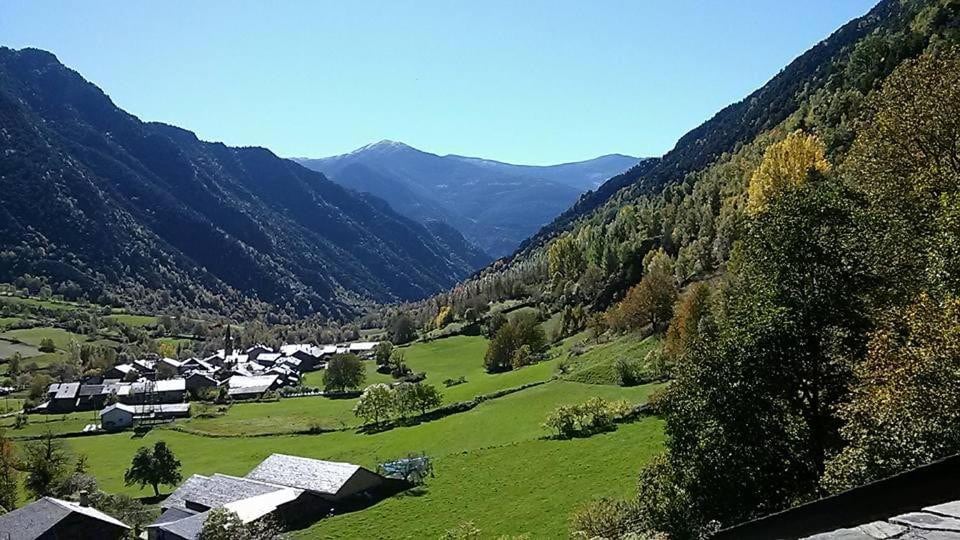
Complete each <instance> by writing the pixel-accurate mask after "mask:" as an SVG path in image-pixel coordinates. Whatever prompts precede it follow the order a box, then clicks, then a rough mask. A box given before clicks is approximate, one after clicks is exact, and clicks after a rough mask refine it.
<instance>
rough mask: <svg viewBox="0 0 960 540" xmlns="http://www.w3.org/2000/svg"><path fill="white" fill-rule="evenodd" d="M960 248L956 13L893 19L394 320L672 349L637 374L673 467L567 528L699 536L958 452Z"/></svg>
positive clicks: (937, 0)
mask: <svg viewBox="0 0 960 540" xmlns="http://www.w3.org/2000/svg"><path fill="white" fill-rule="evenodd" d="M958 246H960V2H957V1H956V0H884V1H881V2H880V3H879V4H878V5H877V6H876V7H875V8H874V9H873V10H871V11H870V12H869V13H868V14H867V15H865V16H864V17H862V18H860V19H857V20H854V21H852V22H851V23H849V24H847V25H845V26H844V27H843V28H841V29H840V30H838V31H837V32H836V33H834V34H833V35H832V36H831V37H830V38H828V39H827V40H825V41H823V42H821V43H820V44H818V45H816V46H814V47H813V48H812V49H811V50H810V51H808V52H807V53H806V54H804V55H803V56H801V57H800V58H798V59H797V60H795V61H794V62H793V63H791V64H790V66H789V67H788V68H787V69H785V70H784V71H783V72H781V73H780V74H779V75H778V76H777V77H775V78H774V79H773V80H772V81H771V82H770V83H769V84H768V85H766V86H765V87H764V88H762V89H761V90H760V91H758V92H756V93H754V94H753V95H751V96H750V97H749V98H748V99H747V100H745V101H744V102H742V103H739V104H736V105H733V106H731V107H728V108H727V109H724V110H723V111H722V112H721V113H719V114H718V115H717V116H716V117H714V118H713V119H711V120H710V121H708V122H707V123H705V124H704V125H702V126H700V127H698V128H696V129H695V130H694V131H692V132H691V133H690V134H688V135H686V136H684V137H683V138H682V139H681V141H680V142H679V143H678V144H677V148H676V149H675V150H674V151H673V152H671V153H670V154H667V155H666V156H664V157H663V158H662V159H660V160H659V161H656V162H647V163H643V164H641V165H640V166H638V167H636V168H634V169H632V170H631V171H629V172H628V173H625V174H624V175H621V176H619V177H615V178H613V179H612V180H611V181H610V182H608V183H607V184H605V185H604V186H602V187H601V189H600V190H598V192H597V193H596V194H593V195H591V196H587V197H585V198H584V199H581V201H580V204H578V205H577V207H575V208H574V209H573V210H571V212H569V213H567V214H566V215H565V216H563V217H561V218H560V219H558V221H557V222H555V223H554V225H553V226H551V227H548V228H546V229H545V230H544V231H542V233H541V234H540V235H538V236H537V237H536V238H535V239H534V240H533V241H531V242H529V243H528V244H527V245H526V246H525V248H523V249H522V250H521V251H520V252H518V253H517V254H516V255H515V256H514V257H513V259H512V260H510V261H501V262H500V263H498V264H495V265H493V266H491V267H490V268H488V269H486V270H485V271H484V272H482V273H480V274H479V275H477V276H475V277H474V278H473V279H470V280H468V281H466V282H464V283H463V284H461V285H459V286H458V287H456V288H454V289H453V290H451V291H449V292H448V293H444V294H441V295H438V296H436V297H434V298H432V299H430V300H429V301H426V302H421V303H418V304H415V305H411V306H407V309H406V314H403V315H396V314H394V315H393V317H394V320H398V319H399V318H400V317H407V316H410V317H412V319H413V321H414V323H416V324H418V325H419V326H421V327H422V328H425V329H429V328H432V327H434V326H437V324H438V323H437V321H440V320H442V321H443V322H447V321H455V322H456V321H459V320H461V319H463V320H472V319H476V318H477V317H478V313H482V312H483V310H484V309H486V307H487V306H489V304H490V303H491V302H500V301H506V300H512V301H514V302H525V303H528V304H532V305H534V306H537V307H538V311H539V312H540V313H541V315H542V316H547V315H558V314H559V320H560V322H559V324H558V325H557V327H558V328H559V329H558V331H557V335H556V336H554V337H555V338H559V337H565V336H571V335H579V332H581V331H584V332H586V335H588V336H590V337H591V339H596V340H602V339H606V338H610V337H611V336H616V335H617V334H621V333H625V332H640V333H644V334H648V333H653V334H660V335H661V336H662V339H663V342H664V345H663V347H662V349H660V350H658V351H655V352H653V353H651V354H650V355H648V357H647V358H643V359H632V360H631V359H624V360H623V365H624V366H626V367H625V369H632V368H630V367H629V362H630V361H635V362H639V363H641V364H643V365H645V366H650V365H655V366H656V367H657V370H658V372H660V373H663V374H664V375H665V376H667V377H669V378H671V379H672V382H671V383H670V384H669V385H668V386H667V388H666V389H665V390H664V391H663V392H662V393H661V394H660V395H659V396H658V397H657V398H656V399H655V400H654V407H655V410H656V412H657V413H658V414H659V415H660V416H661V417H662V418H663V419H664V420H665V427H666V434H667V439H666V450H665V452H664V453H663V455H662V456H661V457H660V458H659V459H658V460H656V461H655V462H654V463H653V464H651V465H649V466H647V467H645V468H644V469H643V470H642V471H640V477H639V482H638V492H637V493H636V495H635V496H633V497H631V498H629V499H628V500H609V499H604V500H600V501H597V502H595V503H592V504H589V505H587V506H585V507H583V508H582V509H581V510H579V511H578V512H576V513H575V514H574V515H573V516H572V524H573V527H574V530H575V531H580V532H582V533H584V534H585V537H604V538H619V537H621V536H622V535H625V534H628V533H641V536H643V535H651V536H655V535H656V534H657V533H662V532H665V533H668V534H669V537H670V538H702V537H704V535H707V536H709V533H710V531H715V530H716V529H717V528H720V527H726V526H730V525H733V524H735V523H738V522H741V521H743V520H747V519H750V518H753V517H757V516H760V515H764V514H768V513H771V512H775V511H778V510H781V509H784V508H787V507H789V506H792V505H795V504H799V503H802V502H804V501H808V500H812V499H815V498H818V497H821V496H823V495H827V494H830V493H835V492H838V491H841V490H843V489H846V488H849V487H852V486H856V485H861V484H864V483H866V482H870V481H872V480H876V479H879V478H883V477H885V476H889V475H892V474H895V473H897V472H900V471H903V470H906V469H908V468H911V467H915V466H917V465H920V464H923V463H927V462H929V461H932V460H935V459H938V458H941V457H944V456H946V455H950V454H953V453H958V452H960V422H958V420H960V419H958V417H957V414H958V413H957V411H958V410H960V385H958V377H957V374H958V373H960V274H958V272H960V249H958ZM407 314H409V315H407ZM387 315H388V316H389V315H390V313H389V312H387ZM480 316H481V317H482V315H480ZM494 342H496V343H498V347H502V348H505V349H506V351H505V352H502V351H497V354H498V355H500V356H505V357H508V358H509V357H510V354H511V353H512V351H510V349H509V347H510V342H509V341H507V340H504V341H503V342H502V343H501V340H499V339H497V337H496V336H495V337H494ZM491 350H493V347H491ZM489 354H492V353H490V352H488V355H489ZM619 365H620V364H618V366H619Z"/></svg>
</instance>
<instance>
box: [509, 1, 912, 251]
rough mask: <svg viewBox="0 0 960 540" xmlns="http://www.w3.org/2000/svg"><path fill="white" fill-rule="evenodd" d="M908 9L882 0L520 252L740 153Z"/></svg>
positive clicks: (566, 215) (535, 237)
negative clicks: (606, 208) (602, 210)
mask: <svg viewBox="0 0 960 540" xmlns="http://www.w3.org/2000/svg"><path fill="white" fill-rule="evenodd" d="M903 9H904V7H903V5H902V3H901V2H899V1H896V2H880V3H879V4H877V6H876V7H875V8H874V9H872V10H871V11H870V13H868V14H866V15H865V16H863V17H860V18H858V19H855V20H853V21H850V22H849V23H847V24H845V25H844V26H843V27H842V28H840V29H839V30H837V31H836V32H834V33H833V35H831V36H830V37H828V38H827V39H824V40H823V41H821V42H820V43H818V44H817V45H815V46H814V47H812V48H811V49H810V50H809V51H807V52H806V53H804V54H803V55H801V56H800V57H798V58H797V59H796V60H794V61H793V62H791V63H790V64H789V65H788V66H786V67H785V68H784V69H783V70H782V71H781V72H780V73H778V74H777V75H776V76H775V77H774V78H773V79H771V80H770V81H769V82H768V83H767V84H765V85H764V86H763V87H761V88H760V89H758V90H756V91H755V92H753V93H752V94H750V95H749V96H747V97H746V98H744V99H743V100H741V101H740V102H738V103H734V104H732V105H729V106H727V107H726V108H724V109H723V110H721V111H720V112H718V113H717V114H716V115H714V116H713V117H712V118H711V119H710V120H707V121H706V122H704V123H703V124H701V125H700V126H698V127H696V128H694V129H693V130H691V131H690V132H688V133H687V134H685V135H684V136H683V137H681V138H680V140H679V141H677V144H676V145H675V146H674V148H673V150H671V151H670V152H668V153H666V154H665V155H664V156H663V157H662V158H660V159H658V160H648V161H644V162H642V163H639V164H638V165H637V166H635V167H633V168H631V169H630V170H628V171H626V172H624V173H623V174H620V175H617V176H614V177H613V178H611V179H610V180H608V181H607V182H605V183H604V184H603V185H601V186H600V187H599V188H598V189H597V190H596V191H594V192H592V193H589V194H588V195H586V196H584V197H583V198H582V199H581V200H579V201H578V202H577V204H576V205H575V206H573V207H572V208H570V209H569V210H568V211H566V212H564V213H563V214H561V215H560V216H559V217H557V219H555V220H554V221H553V222H551V223H550V224H549V225H547V226H545V227H544V228H543V229H542V230H540V231H539V232H538V233H537V234H536V235H533V236H532V237H531V238H530V239H528V240H527V241H525V242H524V243H523V244H522V246H521V248H520V250H521V251H527V250H529V249H536V248H537V247H539V246H541V245H542V244H543V243H544V242H545V241H548V240H549V239H550V238H552V237H553V236H554V235H556V234H557V233H559V232H562V231H565V230H568V229H569V228H570V227H571V225H572V224H573V223H574V222H575V221H577V220H578V219H581V218H585V217H587V216H589V215H590V214H591V213H593V212H595V211H596V210H597V209H598V208H599V207H601V206H602V205H604V204H605V203H607V201H609V200H610V199H611V198H612V197H613V196H614V195H616V194H617V193H618V192H620V190H622V189H623V188H627V187H629V188H630V189H629V192H628V193H624V196H625V197H636V196H638V195H642V194H647V193H656V192H658V191H659V190H660V189H661V188H662V187H664V186H666V185H669V184H671V183H677V182H681V181H684V180H685V178H686V177H687V175H689V174H691V173H694V172H696V171H698V170H702V169H703V168H705V167H706V166H708V165H710V164H711V163H713V162H715V161H716V160H717V159H718V158H720V157H721V156H723V155H724V154H726V153H730V152H734V151H736V150H737V149H738V148H739V147H740V146H742V145H744V144H747V143H749V142H750V141H752V140H753V139H754V138H756V137H757V136H758V135H760V134H762V133H764V132H766V131H768V130H770V129H772V128H774V127H776V126H777V125H779V124H780V123H781V122H783V121H784V120H785V119H786V118H787V117H788V116H789V115H791V114H793V113H794V112H796V111H797V110H798V108H799V107H800V106H801V104H803V103H804V102H805V101H806V100H808V99H809V98H810V97H811V96H812V95H814V94H816V93H817V91H818V90H819V89H821V88H822V87H823V86H824V85H826V84H827V83H828V81H829V80H830V78H831V75H834V74H835V73H834V71H835V70H836V69H837V65H838V62H840V61H841V59H843V58H845V57H846V56H847V55H849V53H850V49H851V47H852V46H853V45H854V44H855V43H857V42H858V40H860V39H862V38H863V37H865V36H867V35H869V34H870V33H871V32H874V31H875V30H877V29H878V28H880V27H882V26H883V24H884V23H885V22H886V21H889V20H891V19H894V18H896V17H898V16H899V15H900V14H901V13H902V11H903ZM887 62H890V60H889V59H888V60H887ZM617 204H620V203H619V202H616V203H615V204H614V206H616V205H617Z"/></svg>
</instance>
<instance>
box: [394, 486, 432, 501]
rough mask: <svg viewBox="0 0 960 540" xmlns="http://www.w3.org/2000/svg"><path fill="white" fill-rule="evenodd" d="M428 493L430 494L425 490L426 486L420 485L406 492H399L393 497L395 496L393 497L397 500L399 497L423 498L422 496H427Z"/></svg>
mask: <svg viewBox="0 0 960 540" xmlns="http://www.w3.org/2000/svg"><path fill="white" fill-rule="evenodd" d="M429 493H430V490H429V489H428V488H427V486H425V485H422V484H421V485H419V486H414V487H412V488H410V489H408V490H406V491H401V492H400V493H397V494H396V495H394V496H395V497H398V498H400V497H423V496H424V495H428V494H429Z"/></svg>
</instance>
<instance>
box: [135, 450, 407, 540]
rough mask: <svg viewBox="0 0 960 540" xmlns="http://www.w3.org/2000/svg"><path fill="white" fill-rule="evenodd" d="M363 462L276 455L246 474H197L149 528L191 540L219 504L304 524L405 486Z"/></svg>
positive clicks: (249, 518)
mask: <svg viewBox="0 0 960 540" xmlns="http://www.w3.org/2000/svg"><path fill="white" fill-rule="evenodd" d="M405 487H406V484H404V483H402V482H397V481H396V480H391V479H388V478H384V477H382V476H380V475H378V474H376V473H374V472H372V471H369V470H367V469H364V468H363V467H360V466H359V465H353V464H350V463H337V462H332V461H322V460H317V459H309V458H303V457H296V456H287V455H282V454H273V455H271V456H270V457H268V458H267V459H265V460H264V461H263V462H261V463H260V465H258V466H257V467H256V468H255V469H254V470H253V471H251V472H250V473H249V474H248V475H247V476H246V477H244V478H240V477H236V476H228V475H224V474H214V475H211V476H203V475H199V474H195V475H193V476H191V477H190V478H188V479H187V480H186V481H185V482H184V483H183V484H182V485H181V486H180V487H179V488H177V490H176V491H174V492H173V493H171V494H170V496H169V497H167V499H166V500H164V501H163V502H162V503H161V505H160V506H161V509H162V511H163V512H162V514H161V515H160V517H159V518H158V519H157V520H156V521H155V522H154V523H152V524H151V525H149V526H148V527H147V536H148V538H149V539H150V540H192V539H194V538H197V537H198V536H199V533H200V531H201V529H202V528H203V523H204V521H205V520H206V518H207V516H208V515H209V511H210V510H212V509H214V508H221V507H222V508H226V509H228V510H230V511H233V512H236V514H237V516H238V517H239V518H240V520H241V521H243V522H244V523H250V522H253V521H256V520H258V519H261V518H264V517H266V516H271V517H272V518H273V519H276V520H277V521H278V522H279V523H281V524H282V525H284V526H288V527H290V526H303V525H307V524H310V523H313V522H315V521H318V520H320V519H322V518H324V517H326V516H328V515H330V513H331V511H334V510H336V511H346V510H351V509H356V508H358V507H360V506H365V505H369V504H372V503H373V502H376V501H377V500H379V499H381V498H382V497H384V496H389V495H391V494H393V493H396V492H397V491H399V490H401V489H404V488H405Z"/></svg>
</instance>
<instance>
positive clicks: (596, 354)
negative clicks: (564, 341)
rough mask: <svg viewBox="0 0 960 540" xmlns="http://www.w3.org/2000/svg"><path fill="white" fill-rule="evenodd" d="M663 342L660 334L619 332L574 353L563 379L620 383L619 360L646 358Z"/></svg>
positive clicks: (592, 382)
mask: <svg viewBox="0 0 960 540" xmlns="http://www.w3.org/2000/svg"><path fill="white" fill-rule="evenodd" d="M659 344H660V340H659V339H658V338H657V337H654V336H651V337H647V338H641V337H639V336H635V335H626V336H620V337H617V338H614V339H612V340H611V341H607V342H604V343H600V344H596V345H594V344H592V343H590V344H588V349H587V351H586V352H584V353H583V354H580V355H577V356H573V357H571V362H572V364H571V371H570V372H569V373H568V374H567V375H565V376H564V379H566V380H569V381H576V382H582V383H588V384H620V376H619V375H618V374H617V370H616V363H617V360H619V359H621V358H624V359H627V360H643V359H644V357H646V355H647V353H649V352H650V351H651V350H653V349H655V348H656V347H657V346H658V345H659Z"/></svg>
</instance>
